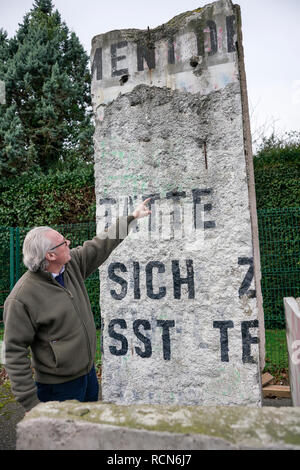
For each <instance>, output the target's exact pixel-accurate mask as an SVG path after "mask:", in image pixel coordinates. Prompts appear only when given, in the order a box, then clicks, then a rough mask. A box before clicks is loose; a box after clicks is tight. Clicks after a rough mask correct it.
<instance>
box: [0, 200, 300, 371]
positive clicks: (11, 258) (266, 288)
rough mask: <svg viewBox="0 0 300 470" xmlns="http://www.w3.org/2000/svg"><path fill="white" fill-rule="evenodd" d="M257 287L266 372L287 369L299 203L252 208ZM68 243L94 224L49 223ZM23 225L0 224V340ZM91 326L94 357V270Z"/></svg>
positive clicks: (299, 261)
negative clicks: (287, 306)
mask: <svg viewBox="0 0 300 470" xmlns="http://www.w3.org/2000/svg"><path fill="white" fill-rule="evenodd" d="M258 224H259V239H260V254H261V272H262V278H261V287H262V294H263V307H264V316H265V334H266V357H265V361H266V368H265V370H269V371H270V372H271V373H274V372H278V371H280V370H287V369H288V354H287V345H286V335H285V315H284V306H283V298H284V297H300V230H299V229H300V207H297V208H288V209H267V210H259V211H258ZM53 228H55V229H56V230H58V231H59V232H60V233H62V234H63V235H64V236H65V238H67V239H69V240H70V241H71V245H72V246H73V247H74V246H78V245H82V244H83V243H84V241H85V240H89V239H91V238H93V237H94V236H95V234H96V223H95V222H90V223H82V224H70V225H60V226H57V227H53ZM28 230H29V228H19V227H17V228H10V227H0V255H1V260H2V262H1V265H0V275H1V278H0V307H1V308H0V340H1V339H2V335H3V323H1V320H2V312H3V304H4V301H5V298H6V297H7V295H8V294H9V292H10V290H11V289H12V288H13V286H14V284H15V283H16V281H17V280H18V279H19V278H20V277H21V275H22V274H23V273H24V272H25V269H26V268H25V266H24V265H23V263H22V245H23V241H24V238H25V236H26V233H27V232H28ZM86 288H87V291H88V294H89V298H90V303H91V307H92V312H93V315H94V319H95V324H96V327H97V329H98V342H97V343H98V348H97V356H96V361H97V362H98V363H99V362H100V360H101V356H100V330H99V329H100V325H101V317H100V305H99V298H100V282H99V273H98V271H96V272H95V273H94V274H92V276H90V277H89V278H88V279H87V280H86Z"/></svg>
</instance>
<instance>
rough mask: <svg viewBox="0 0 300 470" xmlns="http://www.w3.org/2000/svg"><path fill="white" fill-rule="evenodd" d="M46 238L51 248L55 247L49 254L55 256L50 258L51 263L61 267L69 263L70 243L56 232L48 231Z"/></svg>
mask: <svg viewBox="0 0 300 470" xmlns="http://www.w3.org/2000/svg"><path fill="white" fill-rule="evenodd" d="M47 237H48V238H49V239H50V240H51V248H54V247H56V248H55V249H52V250H51V251H50V252H49V253H50V254H51V255H55V256H51V261H52V262H55V263H56V264H57V265H63V264H66V263H67V262H68V261H70V259H71V256H70V248H69V245H70V241H69V240H66V239H65V237H64V236H63V235H62V234H61V233H59V232H57V231H56V230H51V231H49V232H48V233H47ZM58 245H59V246H58Z"/></svg>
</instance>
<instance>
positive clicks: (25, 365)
mask: <svg viewBox="0 0 300 470" xmlns="http://www.w3.org/2000/svg"><path fill="white" fill-rule="evenodd" d="M3 319H4V326H5V329H4V348H5V349H4V351H5V352H4V354H5V355H4V367H5V369H6V371H7V373H8V376H9V379H10V383H11V389H12V392H13V394H14V395H15V397H16V399H17V401H18V402H19V403H20V404H21V405H22V406H23V407H24V408H25V410H26V411H29V410H30V409H31V408H33V407H34V406H35V405H37V404H38V403H40V401H39V399H38V397H37V393H36V386H35V383H34V380H33V371H32V369H31V361H30V358H29V357H28V356H29V349H28V347H29V346H30V345H31V344H32V342H33V338H34V335H35V328H34V325H33V324H32V320H31V319H30V316H29V315H28V312H27V311H26V308H25V306H24V305H23V304H22V303H21V302H19V301H18V300H16V299H9V300H7V301H6V302H5V305H4V315H3Z"/></svg>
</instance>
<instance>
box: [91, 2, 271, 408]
mask: <svg viewBox="0 0 300 470" xmlns="http://www.w3.org/2000/svg"><path fill="white" fill-rule="evenodd" d="M237 15H238V9H237V8H236V7H235V6H233V5H232V3H231V2H230V1H229V0H221V1H219V2H216V3H212V4H210V5H207V6H206V7H204V8H202V9H197V10H195V11H193V12H187V13H184V14H182V15H179V16H178V17H176V18H174V19H172V20H171V21H170V22H169V23H167V24H165V25H163V26H160V27H158V28H156V29H154V30H145V31H140V30H120V31H112V32H109V33H106V34H101V35H99V36H96V37H95V38H94V39H93V42H92V54H91V61H92V73H93V80H92V95H93V108H94V113H95V119H96V131H95V137H94V140H95V180H96V200H97V230H98V233H100V232H101V231H102V230H104V229H105V228H107V226H109V225H110V224H111V223H113V222H114V221H115V220H116V217H118V216H123V215H126V214H128V213H130V212H132V210H133V208H134V206H136V205H137V203H138V202H139V201H141V200H142V199H145V198H147V197H151V210H152V214H151V217H149V218H145V219H140V220H139V221H138V223H136V222H135V223H134V224H133V226H132V228H131V231H130V234H129V235H128V237H127V238H126V239H125V240H124V241H123V242H122V243H121V245H120V246H119V247H118V248H117V249H116V250H115V251H114V252H113V253H112V255H111V256H110V257H109V259H108V260H107V261H106V262H105V264H104V265H102V267H101V269H100V283H101V313H102V321H103V325H102V326H103V331H102V347H103V356H102V367H103V370H102V395H103V400H104V401H106V402H112V403H118V404H130V403H156V404H180V405H217V404H219V405H249V404H250V405H260V404H261V391H260V378H259V377H260V364H259V334H260V322H259V305H258V302H257V296H256V290H257V287H259V286H257V283H256V282H255V279H254V263H253V237H252V227H251V214H250V202H249V201H250V197H249V190H248V179H249V174H248V173H247V171H248V170H247V165H246V160H245V147H244V129H243V114H242V112H243V109H242V98H241V86H240V74H239V64H238V56H237V50H236V41H237V27H238V18H237ZM262 327H263V325H262Z"/></svg>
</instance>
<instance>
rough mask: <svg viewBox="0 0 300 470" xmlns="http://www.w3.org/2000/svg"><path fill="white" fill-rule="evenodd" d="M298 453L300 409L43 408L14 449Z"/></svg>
mask: <svg viewBox="0 0 300 470" xmlns="http://www.w3.org/2000/svg"><path fill="white" fill-rule="evenodd" d="M74 449H76V450H77V449H79V450H172V449H173V450H224V449H225V450H227V449H228V450H239V449H295V450H296V449H297V450H300V408H295V407H284V408H283V407H282V408H273V407H266V408H256V407H235V406H227V407H212V406H207V407H200V406H194V407H193V406H191V407H180V406H162V405H130V406H120V405H113V404H105V403H97V404H95V403H79V402H77V401H67V402H63V403H60V402H48V403H41V404H39V405H38V406H36V407H35V408H33V409H32V410H31V411H30V413H28V414H27V415H26V416H25V418H24V419H23V420H22V421H21V422H20V423H19V424H18V427H17V450H74Z"/></svg>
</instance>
